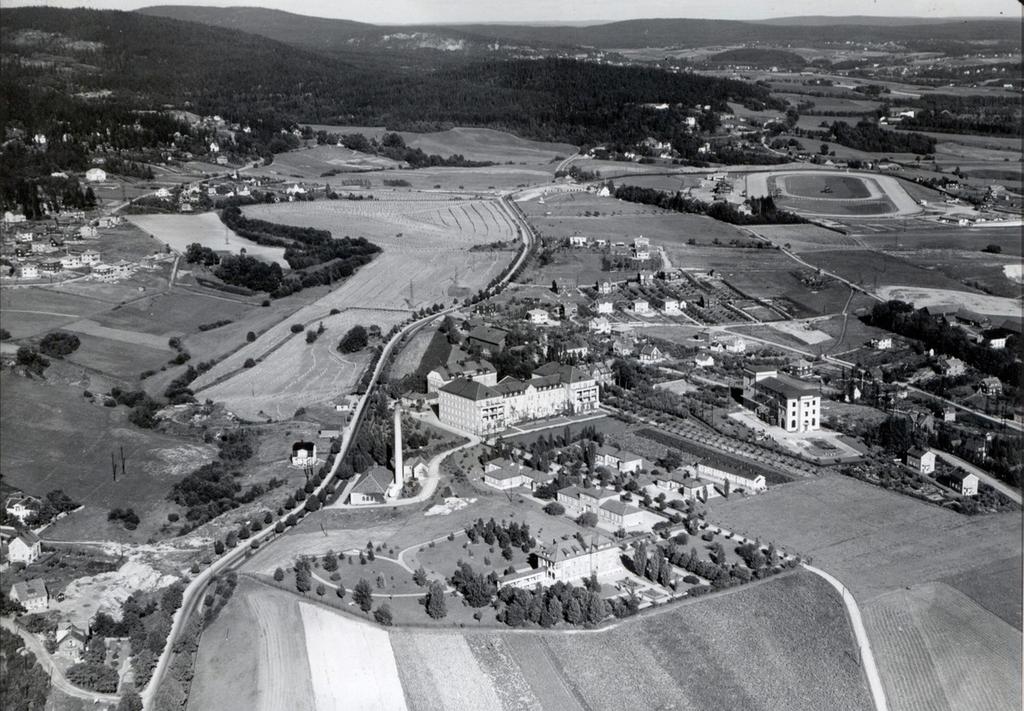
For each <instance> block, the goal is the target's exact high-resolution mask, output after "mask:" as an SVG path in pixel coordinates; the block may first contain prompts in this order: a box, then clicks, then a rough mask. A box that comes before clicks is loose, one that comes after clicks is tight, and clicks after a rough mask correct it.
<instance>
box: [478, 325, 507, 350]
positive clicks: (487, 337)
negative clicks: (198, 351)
mask: <svg viewBox="0 0 1024 711" xmlns="http://www.w3.org/2000/svg"><path fill="white" fill-rule="evenodd" d="M507 336H508V331H505V330H503V329H500V328H494V327H492V326H477V327H476V328H474V329H473V330H472V331H470V332H469V337H470V338H472V339H474V340H477V341H481V342H483V343H489V344H491V345H495V346H500V345H503V344H504V343H505V338H506V337H507Z"/></svg>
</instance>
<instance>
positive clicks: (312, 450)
mask: <svg viewBox="0 0 1024 711" xmlns="http://www.w3.org/2000/svg"><path fill="white" fill-rule="evenodd" d="M314 464H316V442H304V441H301V442H296V443H295V444H293V445H292V466H293V467H310V466H313V465H314Z"/></svg>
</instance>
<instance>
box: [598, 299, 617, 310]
mask: <svg viewBox="0 0 1024 711" xmlns="http://www.w3.org/2000/svg"><path fill="white" fill-rule="evenodd" d="M614 311H615V302H614V301H612V300H611V299H598V301H597V313H599V314H610V313H612V312H614Z"/></svg>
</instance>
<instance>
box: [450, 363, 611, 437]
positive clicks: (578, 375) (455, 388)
mask: <svg viewBox="0 0 1024 711" xmlns="http://www.w3.org/2000/svg"><path fill="white" fill-rule="evenodd" d="M437 395H438V416H439V417H440V419H441V422H443V423H444V424H446V425H449V426H450V427H455V428H456V429H460V430H465V431H467V432H472V433H474V434H477V435H489V434H496V433H498V432H502V431H503V430H505V429H506V428H507V427H509V426H510V425H513V424H515V423H517V422H522V421H524V420H534V419H537V418H540V417H550V416H553V415H561V414H577V413H582V412H592V411H594V410H596V409H597V408H598V406H599V404H600V400H599V393H598V385H597V381H596V380H595V379H594V376H593V374H592V373H590V372H589V371H587V370H584V369H582V368H578V367H575V366H569V365H561V364H559V363H548V364H546V365H543V366H541V367H540V368H537V370H535V371H534V372H533V375H532V376H531V377H530V379H529V380H519V379H517V378H512V377H506V378H503V379H502V380H501V381H499V382H498V383H497V384H496V385H493V386H491V385H485V384H484V383H480V382H476V381H473V380H467V379H465V378H456V379H455V380H453V381H452V382H450V383H448V384H447V385H445V386H444V387H442V388H440V389H439V390H438V391H437Z"/></svg>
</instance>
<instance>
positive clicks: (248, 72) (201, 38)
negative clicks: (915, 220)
mask: <svg viewBox="0 0 1024 711" xmlns="http://www.w3.org/2000/svg"><path fill="white" fill-rule="evenodd" d="M2 18H3V28H4V30H3V31H4V34H5V36H6V37H7V38H8V39H17V38H21V39H20V41H19V42H18V43H15V42H5V46H7V47H14V48H16V49H17V50H18V52H17V54H16V55H13V57H12V58H9V59H6V60H5V65H4V73H3V74H4V78H3V80H2V81H0V90H2V93H0V96H2V98H3V101H2V102H0V103H2V104H3V106H4V108H3V109H2V113H0V117H2V119H3V121H4V123H5V125H21V126H22V127H24V129H25V130H26V132H27V133H32V132H34V131H36V130H38V129H37V127H43V126H52V125H53V124H52V121H51V119H50V118H49V116H50V114H51V113H52V112H51V111H50V110H49V108H48V107H50V106H57V107H63V108H62V111H63V112H64V113H65V114H66V113H74V112H75V110H77V109H76V108H75V107H77V106H79V105H81V106H95V107H96V108H95V109H94V110H93V111H92V114H93V115H94V116H95V115H96V114H99V115H100V117H101V118H102V121H103V122H104V123H106V124H110V126H111V128H113V127H114V125H134V123H135V119H134V118H133V119H132V120H130V121H129V120H126V119H125V117H124V116H123V113H122V115H117V113H116V112H117V111H121V112H124V111H132V110H137V109H151V108H152V107H154V106H159V105H162V104H168V105H173V106H176V107H179V108H188V109H189V110H191V111H193V112H195V113H198V114H203V115H213V114H219V115H221V116H223V117H224V118H225V119H227V120H229V121H238V122H246V123H248V124H249V125H251V126H252V130H253V136H254V138H253V140H254V141H255V142H257V143H259V144H261V145H260V146H257V149H259V148H260V147H262V148H263V149H264V150H265V149H266V147H267V146H269V142H270V136H271V135H272V134H273V133H274V132H275V131H278V130H279V129H280V128H283V127H288V126H291V125H292V124H294V123H295V122H298V121H311V122H318V123H335V124H344V123H348V124H363V125H385V126H388V127H389V128H392V129H395V130H400V129H404V130H426V129H438V128H447V127H450V126H453V125H462V126H485V127H490V128H497V129H505V130H510V131H514V132H516V133H517V134H520V135H524V136H528V137H530V138H537V139H542V140H557V141H565V142H569V143H574V144H577V145H580V144H585V143H590V144H593V143H602V142H611V141H624V142H630V143H635V142H637V141H640V140H642V139H643V138H645V137H647V136H648V135H654V136H661V137H665V138H667V137H668V134H667V129H668V128H669V127H668V126H666V125H665V124H666V121H665V119H664V117H663V116H662V115H663V114H664V113H665V112H657V111H652V110H650V109H649V108H645V107H644V106H643V105H644V104H648V103H668V104H676V105H683V106H687V107H692V106H694V105H696V104H698V103H699V104H702V105H703V104H711V105H713V106H715V107H719V108H722V109H724V108H725V102H726V101H727V100H733V101H738V102H745V101H748V100H756V101H760V102H762V103H764V104H765V105H771V106H775V107H777V108H780V109H781V108H782V104H781V103H779V102H777V101H776V100H773V99H772V98H771V96H770V94H769V92H768V89H766V88H765V87H762V86H756V85H754V84H748V83H744V82H739V81H732V80H727V79H717V78H713V77H704V76H695V75H690V74H673V73H669V72H666V71H663V70H660V69H657V68H652V67H636V66H631V67H625V66H610V65H606V64H596V63H591V62H580V61H574V60H568V59H541V60H510V61H502V60H488V61H469V60H463V61H448V62H436V63H424V64H423V65H422V66H409V65H405V64H403V65H400V66H397V63H396V62H394V61H391V59H392V58H391V57H389V56H388V55H386V54H378V55H374V54H371V53H366V52H363V53H350V54H347V55H340V54H336V55H331V56H327V55H322V54H316V53H314V52H309V51H305V50H301V49H297V48H295V47H292V46H289V45H285V44H281V43H277V42H274V41H270V40H267V39H266V38H264V37H259V36H256V35H249V34H244V33H240V32H237V31H232V30H224V29H218V28H213V27H207V26H202V25H196V24H193V23H185V22H179V21H175V20H169V19H164V18H159V17H150V16H145V15H140V14H137V13H120V12H109V11H92V10H56V9H50V8H15V9H11V10H4V11H3V14H2ZM28 30H39V31H42V32H45V33H51V34H53V35H57V36H59V37H63V38H65V40H64V41H63V43H62V44H61V49H59V52H60V55H59V56H58V57H57V60H60V61H64V62H65V63H66V68H65V70H63V71H58V72H55V71H53V69H54V67H53V66H46V62H48V61H49V62H54V61H57V60H54V59H52V53H53V47H52V46H49V45H47V46H45V47H41V46H38V44H37V45H33V44H31V43H28V44H26V43H25V42H24V37H25V36H26V31H28ZM19 33H20V34H19ZM30 34H31V33H30ZM31 36H37V35H31ZM72 40H74V41H76V42H78V44H75V42H72ZM81 42H88V43H93V44H90V45H89V47H90V49H88V50H85V49H76V47H79V46H80V44H81ZM44 50H45V51H44ZM44 55H45V56H50V57H51V59H49V60H44V61H40V57H41V56H44ZM154 57H158V58H159V61H151V58H154ZM86 62H87V63H88V65H89V66H92V67H95V68H96V69H95V71H85V70H84V69H81V67H82V66H83V65H84V64H85V63H86ZM40 65H42V66H40ZM339 77H344V81H340V80H339ZM88 91H91V92H102V91H110V92H112V93H111V94H110V95H108V96H107V97H106V98H99V99H83V98H68V97H74V96H75V94H76V93H81V92H88ZM61 97H63V98H61ZM93 124H95V121H93ZM84 129H85V127H82V130H83V131H84ZM165 137H166V133H165V132H161V133H159V134H158V135H154V136H150V137H149V138H150V139H151V140H153V141H156V142H159V141H160V140H161V139H162V138H165ZM78 165H79V166H80V165H81V158H79V163H78Z"/></svg>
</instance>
